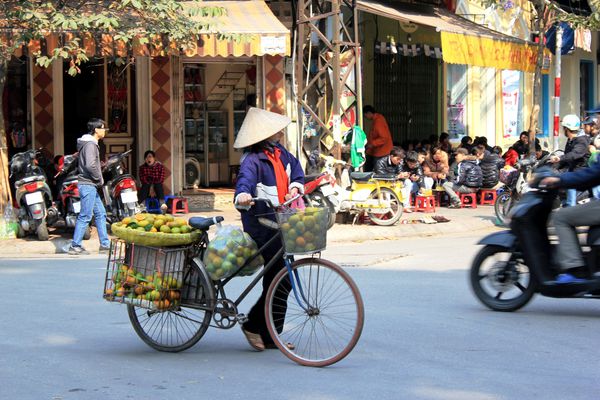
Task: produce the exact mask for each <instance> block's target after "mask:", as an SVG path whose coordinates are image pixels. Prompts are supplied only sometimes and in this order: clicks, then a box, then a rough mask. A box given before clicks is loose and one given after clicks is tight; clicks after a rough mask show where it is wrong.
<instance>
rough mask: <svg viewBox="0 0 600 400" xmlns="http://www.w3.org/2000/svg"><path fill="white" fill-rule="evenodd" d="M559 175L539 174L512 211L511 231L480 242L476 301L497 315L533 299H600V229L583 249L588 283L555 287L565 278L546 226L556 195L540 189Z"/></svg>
mask: <svg viewBox="0 0 600 400" xmlns="http://www.w3.org/2000/svg"><path fill="white" fill-rule="evenodd" d="M546 176H555V171H553V170H552V169H550V168H548V167H543V168H541V169H540V171H539V172H536V173H535V174H534V176H533V178H532V183H531V184H530V190H529V191H528V192H526V193H524V194H523V196H522V198H521V200H520V201H519V203H518V204H516V205H515V206H514V207H513V209H512V210H511V212H510V214H509V217H510V230H506V231H502V232H497V233H493V234H491V235H488V236H486V237H484V238H483V239H481V240H480V241H479V244H481V245H484V247H483V248H482V249H481V250H480V251H479V252H478V254H477V255H476V257H475V259H474V260H473V264H472V266H471V270H470V276H469V278H470V284H471V288H472V290H473V292H474V294H475V296H476V297H477V298H478V299H479V301H481V303H483V304H484V305H485V306H487V307H488V308H490V309H492V310H495V311H515V310H518V309H520V308H521V307H523V306H525V305H526V304H527V303H528V302H529V301H530V300H531V299H532V297H533V296H534V295H535V294H536V293H539V294H541V295H542V296H548V297H557V298H600V278H598V275H597V274H596V272H597V271H599V270H600V226H592V227H589V229H588V230H587V231H584V232H582V233H585V234H587V235H586V236H587V239H586V242H585V243H584V248H585V249H587V250H585V251H584V258H585V260H586V268H587V277H586V278H587V279H585V280H582V281H581V282H573V283H568V284H560V283H556V282H555V281H554V279H555V276H556V275H557V274H558V273H559V272H560V269H559V268H558V266H556V265H554V264H553V262H552V260H553V257H552V254H553V251H554V247H555V246H556V243H555V242H553V241H551V240H550V238H549V236H548V230H547V222H548V219H549V217H550V214H551V212H552V210H553V209H554V206H555V201H556V198H557V191H556V190H551V189H547V188H542V187H539V182H540V181H541V180H542V179H543V178H544V177H546Z"/></svg>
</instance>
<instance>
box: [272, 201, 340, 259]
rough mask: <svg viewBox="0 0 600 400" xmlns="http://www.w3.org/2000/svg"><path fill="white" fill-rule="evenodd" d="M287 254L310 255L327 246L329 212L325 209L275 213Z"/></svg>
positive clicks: (311, 208) (293, 209)
mask: <svg viewBox="0 0 600 400" xmlns="http://www.w3.org/2000/svg"><path fill="white" fill-rule="evenodd" d="M275 215H276V217H277V223H278V224H279V228H280V229H281V234H282V237H283V247H284V249H285V252H286V253H287V254H312V253H316V252H319V251H321V250H324V249H325V247H326V245H327V222H328V219H329V210H328V209H327V208H325V207H306V208H305V209H304V210H302V209H295V208H289V209H285V210H280V211H277V212H276V213H275Z"/></svg>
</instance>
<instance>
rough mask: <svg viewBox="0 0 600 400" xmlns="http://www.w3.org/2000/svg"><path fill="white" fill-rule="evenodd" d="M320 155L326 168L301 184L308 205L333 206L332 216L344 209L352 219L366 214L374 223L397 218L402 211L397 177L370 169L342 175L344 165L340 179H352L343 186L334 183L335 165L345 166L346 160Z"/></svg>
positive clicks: (389, 222)
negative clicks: (303, 184)
mask: <svg viewBox="0 0 600 400" xmlns="http://www.w3.org/2000/svg"><path fill="white" fill-rule="evenodd" d="M321 158H323V159H324V160H325V167H324V170H325V172H324V173H323V174H321V175H318V176H316V177H315V180H312V181H311V179H310V177H309V183H308V184H305V188H304V194H305V197H306V198H308V201H309V203H310V204H311V205H317V206H322V207H325V206H326V207H328V208H329V209H330V210H333V211H331V212H330V216H333V218H335V214H336V213H340V212H343V213H347V214H348V215H350V216H353V218H354V221H356V218H358V216H360V215H362V214H367V216H368V217H369V218H370V219H371V221H373V223H374V224H376V225H382V226H389V225H394V224H395V223H396V222H398V220H399V219H400V217H401V216H402V211H403V206H402V182H401V181H400V180H398V179H396V178H395V177H392V176H377V175H375V174H374V173H372V172H351V173H350V174H349V177H348V178H347V179H345V177H344V175H345V173H346V172H345V171H346V170H345V169H344V173H342V179H341V181H342V182H346V181H348V180H350V181H351V183H349V184H348V186H347V188H344V187H342V186H340V185H338V184H337V183H336V180H335V168H336V166H337V165H343V166H346V163H345V162H344V161H340V160H336V159H335V158H333V157H331V156H323V155H321ZM312 182H315V183H314V184H313V183H312ZM307 186H308V188H307ZM344 186H346V185H345V184H344ZM307 189H308V190H307ZM334 222H335V219H334V220H333V221H331V220H330V222H329V223H330V226H332V225H333V223H334Z"/></svg>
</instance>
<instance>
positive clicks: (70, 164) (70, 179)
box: [53, 153, 91, 240]
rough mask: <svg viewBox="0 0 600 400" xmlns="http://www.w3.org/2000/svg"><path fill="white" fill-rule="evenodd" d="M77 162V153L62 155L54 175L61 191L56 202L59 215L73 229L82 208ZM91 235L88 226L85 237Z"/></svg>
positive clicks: (65, 225) (66, 226) (85, 238)
mask: <svg viewBox="0 0 600 400" xmlns="http://www.w3.org/2000/svg"><path fill="white" fill-rule="evenodd" d="M77 162H78V155H77V153H76V154H71V155H66V156H64V157H62V162H61V163H60V167H59V170H58V173H57V174H56V175H55V176H54V178H55V180H56V185H57V186H58V187H57V191H58V193H59V194H58V199H57V200H56V202H55V204H56V209H57V210H58V217H59V219H61V220H62V223H63V224H64V227H65V228H72V229H74V228H75V223H76V222H77V216H78V215H79V211H80V210H81V204H80V198H79V188H78V187H77V175H78V171H77ZM53 225H54V224H53ZM90 236H91V229H90V227H89V226H88V228H87V230H86V231H85V234H84V236H83V239H84V240H88V239H89V238H90Z"/></svg>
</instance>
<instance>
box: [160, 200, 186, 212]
mask: <svg viewBox="0 0 600 400" xmlns="http://www.w3.org/2000/svg"><path fill="white" fill-rule="evenodd" d="M165 203H166V204H167V212H168V213H170V214H178V213H182V214H187V213H188V212H189V210H188V201H187V199H186V198H185V197H177V196H165Z"/></svg>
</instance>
